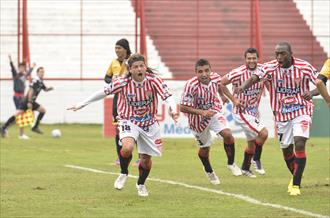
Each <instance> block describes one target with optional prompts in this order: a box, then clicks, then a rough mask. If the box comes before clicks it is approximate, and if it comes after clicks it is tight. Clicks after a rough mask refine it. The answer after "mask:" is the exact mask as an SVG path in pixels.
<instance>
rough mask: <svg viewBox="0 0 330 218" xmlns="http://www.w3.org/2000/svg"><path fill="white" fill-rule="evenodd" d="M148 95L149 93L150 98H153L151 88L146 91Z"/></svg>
mask: <svg viewBox="0 0 330 218" xmlns="http://www.w3.org/2000/svg"><path fill="white" fill-rule="evenodd" d="M146 95H147V96H148V97H149V98H152V91H151V90H147V91H146Z"/></svg>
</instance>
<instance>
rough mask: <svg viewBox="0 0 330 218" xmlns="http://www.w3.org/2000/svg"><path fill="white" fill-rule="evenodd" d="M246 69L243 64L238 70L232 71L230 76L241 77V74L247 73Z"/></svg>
mask: <svg viewBox="0 0 330 218" xmlns="http://www.w3.org/2000/svg"><path fill="white" fill-rule="evenodd" d="M246 69H247V68H246V65H245V64H243V65H241V66H239V67H236V68H234V69H232V70H231V71H230V72H229V73H228V74H229V75H239V74H242V73H244V72H245V71H246ZM228 74H227V75H228Z"/></svg>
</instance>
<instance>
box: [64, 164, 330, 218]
mask: <svg viewBox="0 0 330 218" xmlns="http://www.w3.org/2000/svg"><path fill="white" fill-rule="evenodd" d="M64 166H65V167H68V168H73V169H78V170H84V171H89V172H93V173H101V174H110V175H116V176H118V175H119V173H113V172H107V171H103V170H97V169H92V168H86V167H80V166H75V165H70V164H66V165H64ZM128 177H130V178H135V179H136V178H138V177H137V176H132V175H128ZM148 181H155V182H161V183H166V184H170V185H178V186H183V187H186V188H192V189H197V190H201V191H206V192H212V193H216V194H219V195H225V196H230V197H233V198H237V199H240V200H243V201H246V202H249V203H252V204H257V205H262V206H267V207H273V208H277V209H283V210H288V211H292V212H295V213H300V214H303V215H307V216H312V217H318V218H329V216H324V215H321V214H317V213H312V212H309V211H306V210H300V209H296V208H292V207H286V206H282V205H280V204H271V203H264V202H261V201H259V200H257V199H254V198H251V197H249V196H246V195H242V194H233V193H229V192H224V191H220V190H216V189H210V188H204V187H201V186H196V185H188V184H185V183H181V182H175V181H171V180H163V179H155V178H149V177H148Z"/></svg>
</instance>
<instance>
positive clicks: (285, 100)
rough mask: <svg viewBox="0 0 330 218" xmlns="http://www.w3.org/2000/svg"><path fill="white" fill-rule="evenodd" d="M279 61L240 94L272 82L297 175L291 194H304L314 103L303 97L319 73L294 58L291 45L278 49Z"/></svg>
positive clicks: (285, 146)
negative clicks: (302, 183) (303, 177)
mask: <svg viewBox="0 0 330 218" xmlns="http://www.w3.org/2000/svg"><path fill="white" fill-rule="evenodd" d="M275 56H276V60H273V61H270V62H268V63H265V64H264V67H263V70H262V71H256V72H255V74H254V75H252V76H251V77H250V78H249V79H248V80H247V81H246V82H245V83H244V84H243V85H242V86H240V87H239V88H238V89H237V92H239V93H240V92H242V91H244V90H246V89H248V88H249V87H251V85H253V84H255V83H257V82H259V81H260V80H267V81H268V82H269V85H270V87H269V93H270V104H271V107H272V110H273V114H274V117H275V121H276V124H277V132H278V139H279V142H280V145H281V148H282V151H283V155H284V160H285V162H286V164H287V167H288V169H289V170H290V172H291V174H292V175H293V178H292V180H291V181H290V183H289V186H288V192H289V193H290V195H294V196H295V195H300V184H301V179H302V175H303V172H304V169H305V165H306V152H305V147H306V141H307V139H308V138H309V132H310V129H311V123H312V118H311V117H312V115H313V108H314V104H313V101H312V100H306V99H304V98H303V93H304V92H306V91H307V90H309V82H313V83H315V81H316V76H317V74H318V73H317V71H316V69H315V68H314V67H313V66H312V65H311V64H309V63H308V62H306V61H304V60H301V59H298V58H295V57H293V56H292V50H291V45H290V44H289V43H287V42H280V43H278V44H277V45H276V47H275Z"/></svg>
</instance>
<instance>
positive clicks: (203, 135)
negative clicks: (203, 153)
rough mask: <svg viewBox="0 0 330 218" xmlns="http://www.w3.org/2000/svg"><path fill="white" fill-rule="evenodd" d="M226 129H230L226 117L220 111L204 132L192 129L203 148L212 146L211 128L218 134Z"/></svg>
mask: <svg viewBox="0 0 330 218" xmlns="http://www.w3.org/2000/svg"><path fill="white" fill-rule="evenodd" d="M224 129H229V126H228V123H227V120H226V117H225V116H224V115H223V114H222V113H219V112H218V113H216V114H215V115H213V117H212V118H211V120H210V123H209V125H208V126H207V127H206V128H205V129H204V131H203V132H195V131H192V133H193V134H194V136H195V138H196V141H197V142H198V144H199V146H200V147H201V148H203V147H210V146H211V144H212V136H211V130H212V131H214V132H215V133H216V134H218V133H219V132H221V131H222V130H224Z"/></svg>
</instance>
